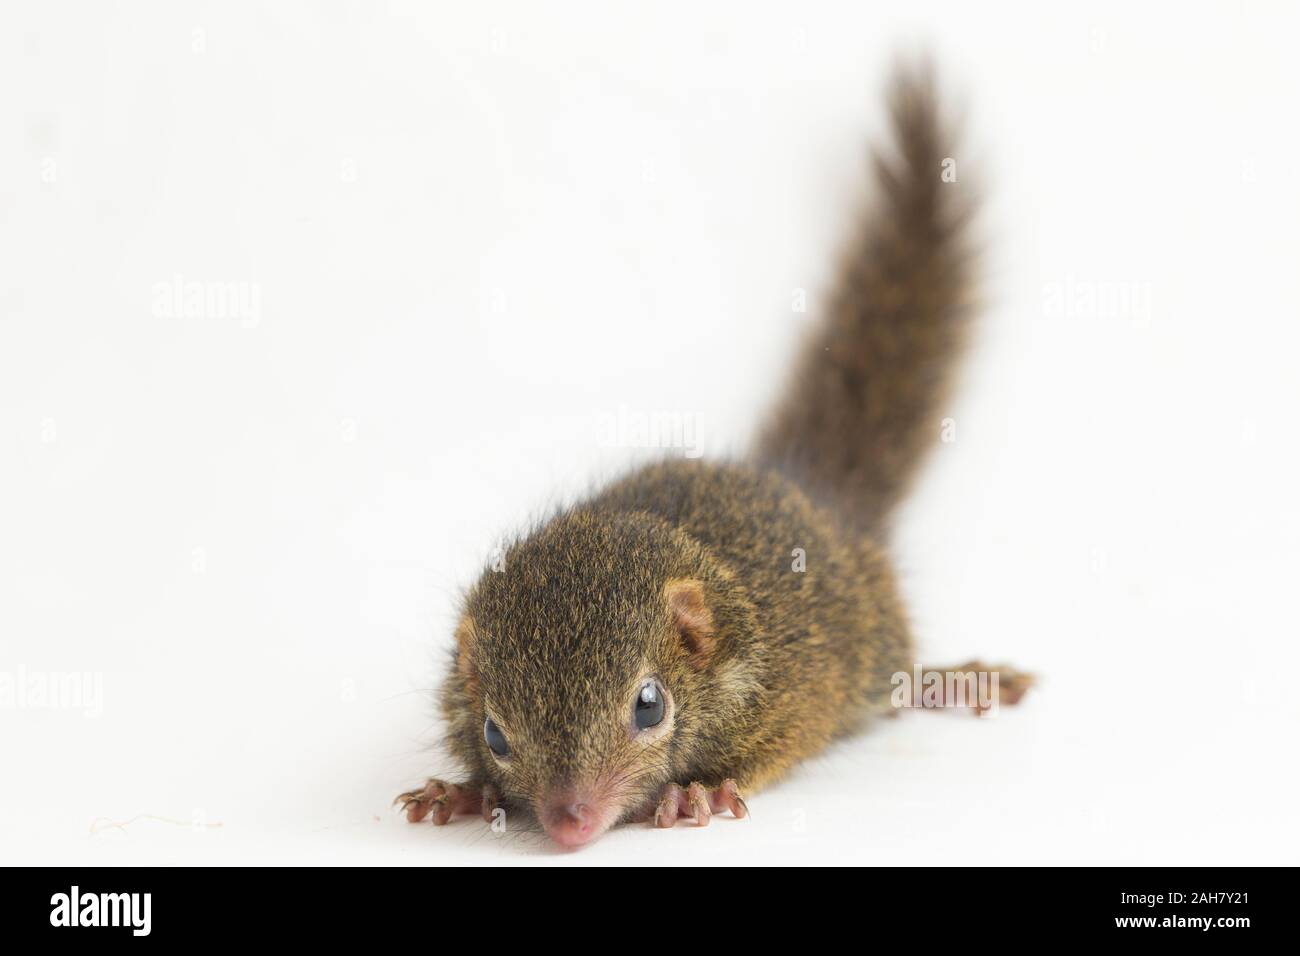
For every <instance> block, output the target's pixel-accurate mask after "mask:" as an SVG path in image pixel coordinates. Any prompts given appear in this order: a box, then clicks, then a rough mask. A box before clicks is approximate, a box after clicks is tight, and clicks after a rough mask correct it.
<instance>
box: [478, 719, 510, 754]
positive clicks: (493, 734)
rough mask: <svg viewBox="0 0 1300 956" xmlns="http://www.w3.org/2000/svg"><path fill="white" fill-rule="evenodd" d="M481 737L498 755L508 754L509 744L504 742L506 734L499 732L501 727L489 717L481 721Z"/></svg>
mask: <svg viewBox="0 0 1300 956" xmlns="http://www.w3.org/2000/svg"><path fill="white" fill-rule="evenodd" d="M483 739H484V740H486V741H487V745H488V747H489V748H490V749H491V751H492V752H493V753H494V754H496V755H497V756H498V757H508V756H510V745H509V744H508V743H506V735H505V734H503V733H502V732H501V728H500V727H498V726H497V725H496V723H495V722H494V721H493V720H492V718H491V717H489V718H488V719H487V720H485V721H483Z"/></svg>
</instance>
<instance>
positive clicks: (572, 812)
mask: <svg viewBox="0 0 1300 956" xmlns="http://www.w3.org/2000/svg"><path fill="white" fill-rule="evenodd" d="M597 818H598V815H597V814H596V812H595V810H594V809H593V808H592V807H590V806H588V805H587V804H585V803H574V802H571V803H553V804H551V806H550V809H549V810H547V812H546V814H545V816H544V818H543V820H542V824H543V826H545V827H546V833H547V835H548V836H550V838H551V839H552V840H554V841H555V842H556V843H558V844H559V845H560V846H563V847H578V846H582V845H583V844H584V843H589V842H590V841H591V840H593V839H595V837H596V836H597V835H598V834H599V833H600V828H599V827H598V826H597Z"/></svg>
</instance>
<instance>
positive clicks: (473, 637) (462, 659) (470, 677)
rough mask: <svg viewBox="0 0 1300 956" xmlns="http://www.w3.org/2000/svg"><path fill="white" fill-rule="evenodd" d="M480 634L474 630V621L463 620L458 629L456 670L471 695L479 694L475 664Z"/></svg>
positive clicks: (469, 619)
mask: <svg viewBox="0 0 1300 956" xmlns="http://www.w3.org/2000/svg"><path fill="white" fill-rule="evenodd" d="M477 644H478V632H477V631H476V630H475V629H474V619H473V618H470V617H467V618H464V619H462V620H461V622H460V625H459V626H458V627H457V628H456V670H457V671H458V672H459V673H460V679H461V681H462V682H463V683H464V685H465V690H466V691H468V692H469V693H470V694H476V693H477V692H478V665H477V664H475V663H474V657H475V654H476V653H477Z"/></svg>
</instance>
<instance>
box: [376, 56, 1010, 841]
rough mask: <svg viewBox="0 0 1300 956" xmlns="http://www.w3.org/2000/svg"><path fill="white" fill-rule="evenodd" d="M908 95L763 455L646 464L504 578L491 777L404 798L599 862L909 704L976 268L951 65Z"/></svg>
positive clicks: (555, 527)
mask: <svg viewBox="0 0 1300 956" xmlns="http://www.w3.org/2000/svg"><path fill="white" fill-rule="evenodd" d="M889 101H890V106H891V113H892V118H893V129H894V136H895V139H896V146H897V156H896V157H895V158H893V159H886V158H882V157H881V156H876V157H875V161H874V165H875V171H876V185H877V192H878V195H877V197H876V203H875V206H874V208H873V210H872V211H871V213H870V214H869V215H868V216H867V217H866V218H865V219H864V221H863V223H862V226H861V229H860V231H859V234H858V235H857V237H856V239H855V241H854V242H853V243H852V244H851V246H850V248H849V255H848V258H847V261H846V262H845V264H844V267H843V270H842V277H841V279H840V281H839V285H838V288H837V290H836V291H835V294H834V296H833V298H832V300H831V302H830V307H829V310H828V313H827V315H826V317H825V321H824V323H823V324H822V325H821V327H820V328H819V329H818V331H817V332H816V335H815V337H814V340H813V341H812V342H811V343H810V344H809V347H808V348H807V350H806V351H805V352H804V354H803V356H802V358H801V361H800V362H799V364H798V366H797V367H796V369H795V371H794V374H793V376H792V379H791V382H790V385H789V386H788V389H787V391H786V394H785V396H784V398H783V400H782V401H781V402H780V403H779V404H778V405H777V407H776V410H775V413H774V414H773V415H772V417H771V419H770V420H769V421H768V422H767V424H766V427H765V428H764V429H763V431H762V433H761V437H760V439H759V441H758V443H757V447H756V449H755V451H754V453H753V455H752V456H751V458H750V459H749V460H747V461H743V462H738V463H708V462H704V461H700V460H690V459H682V460H673V461H668V462H664V463H660V464H654V465H651V466H649V467H645V468H642V469H641V470H638V471H635V472H634V473H632V474H630V475H628V476H627V477H625V478H623V479H622V480H621V481H618V482H617V483H615V484H614V485H613V486H612V487H609V488H607V489H606V490H604V491H602V492H600V493H598V494H596V495H595V496H594V497H592V498H590V499H589V500H587V501H585V502H584V503H583V504H580V505H578V506H576V507H572V508H568V509H566V510H564V511H562V512H561V513H559V514H556V515H555V516H554V517H552V518H551V519H550V520H548V521H546V522H545V523H544V524H543V525H541V526H540V527H538V528H536V529H534V530H532V531H531V532H530V533H527V534H526V535H524V536H522V537H521V538H519V539H518V540H516V541H515V542H514V543H513V544H512V545H511V546H510V547H509V548H508V549H507V550H506V552H505V555H504V566H503V567H501V566H498V568H497V569H491V570H487V571H485V572H484V574H483V575H482V577H481V578H480V580H479V581H478V583H477V584H476V585H475V586H474V587H473V588H472V589H471V591H470V592H469V594H468V596H467V598H466V600H465V604H464V609H463V614H462V616H461V622H460V625H459V627H458V629H457V631H456V647H455V653H454V660H453V662H452V666H451V668H450V673H449V674H448V675H447V678H446V680H445V682H444V684H443V687H442V691H441V694H442V696H441V707H442V714H443V716H444V717H445V719H446V721H447V723H448V725H449V735H448V743H449V747H450V750H451V752H452V754H453V755H454V756H455V757H456V758H457V759H458V760H459V761H460V762H461V763H462V764H463V765H464V767H465V770H466V771H467V776H466V778H465V779H464V781H463V782H461V783H455V784H453V783H445V782H443V781H440V780H430V781H429V782H428V783H427V784H426V785H425V786H423V787H421V788H419V789H416V790H412V791H410V792H409V793H405V794H403V795H402V796H401V797H399V798H398V799H399V800H401V801H402V803H403V806H404V807H405V808H406V811H407V815H408V818H409V819H410V820H412V821H419V820H422V819H424V818H425V817H426V816H428V815H429V814H432V816H433V822H434V823H437V824H442V823H446V822H447V820H448V819H450V818H451V817H452V816H453V815H454V814H457V813H468V812H480V811H481V812H482V813H483V815H484V817H485V818H486V819H489V820H491V819H492V816H493V813H494V812H495V810H496V809H497V808H498V807H511V808H519V809H522V810H525V811H528V812H531V813H533V814H535V815H536V816H537V818H538V819H539V820H540V822H541V824H542V825H543V826H544V827H545V829H546V832H547V833H548V834H549V835H550V836H551V838H552V839H554V840H555V842H556V843H559V844H560V845H562V846H565V847H573V846H579V845H582V844H584V843H588V842H590V841H591V840H592V839H594V838H595V837H597V836H599V835H600V834H601V833H603V832H604V831H605V830H606V829H607V828H609V827H610V826H612V825H614V824H616V823H619V822H626V821H632V820H653V821H654V822H655V824H656V825H658V826H665V827H666V826H671V825H672V824H673V822H674V821H675V820H676V819H677V817H678V815H679V814H680V813H689V814H691V815H693V816H694V818H695V820H696V822H697V823H699V824H703V823H707V822H708V820H709V817H710V815H711V814H712V813H714V812H718V811H721V810H724V809H725V810H730V811H731V812H732V813H733V814H734V815H735V816H737V817H741V816H744V815H745V814H746V812H747V808H746V805H745V802H744V799H743V797H742V793H750V792H752V791H753V790H755V789H757V788H759V787H761V786H763V785H764V784H767V783H769V782H770V781H772V780H775V779H776V778H778V777H780V776H781V775H782V774H784V773H786V772H787V771H788V770H789V769H790V768H791V767H792V766H793V765H795V764H796V763H798V762H799V761H800V760H802V759H804V758H806V757H809V756H811V755H813V754H816V753H817V752H819V751H820V750H822V749H823V748H824V747H826V746H827V744H829V743H830V742H831V741H832V740H834V739H835V738H836V737H839V736H841V735H844V734H847V733H850V732H852V731H854V730H857V729H858V728H860V727H861V726H863V725H864V724H865V723H867V722H868V721H869V720H870V718H872V717H873V716H879V715H886V714H890V713H891V712H895V711H894V710H893V708H892V706H891V692H892V691H893V689H894V684H893V683H891V678H892V677H893V675H895V674H898V673H900V672H905V673H908V674H910V673H911V672H912V669H913V649H912V640H911V635H910V633H909V630H908V625H907V620H906V616H905V614H904V611H903V608H902V607H901V605H900V602H899V597H898V593H897V590H896V588H895V584H894V578H893V574H892V572H891V570H890V566H889V561H888V559H887V557H886V555H885V552H884V551H883V549H882V546H881V543H880V539H881V537H882V535H883V531H884V526H885V522H886V519H887V517H888V515H889V513H890V511H891V509H892V508H893V506H894V504H895V503H896V502H897V501H898V499H899V497H900V496H901V494H902V493H903V491H904V490H905V488H906V487H907V485H908V482H909V479H910V478H911V476H912V474H913V473H914V472H915V471H916V469H917V466H918V463H919V462H920V460H921V457H922V455H923V453H924V451H925V450H926V448H927V446H928V445H929V444H930V443H931V442H932V441H933V440H934V438H935V436H937V435H938V431H939V421H938V418H937V415H938V412H939V411H940V406H941V403H942V401H943V400H944V397H945V396H946V394H947V386H948V382H949V379H950V373H951V371H952V366H953V361H954V358H955V356H956V355H957V354H958V352H959V351H960V346H961V341H962V338H963V326H964V324H965V323H964V317H965V314H966V312H967V304H968V300H969V297H970V285H971V277H970V271H971V270H970V250H969V248H968V245H967V242H966V240H965V238H964V230H963V224H964V223H965V221H966V219H967V218H968V212H969V209H970V204H969V203H968V202H964V201H963V200H962V199H961V187H959V186H958V185H957V184H956V183H954V182H945V181H944V177H943V175H942V173H943V168H944V161H945V159H946V158H947V157H949V156H951V155H952V153H953V144H952V143H950V142H949V141H948V140H947V138H946V135H947V134H946V127H945V126H944V125H943V124H942V123H941V122H940V119H939V114H938V107H937V102H936V96H935V89H934V84H933V82H932V80H931V78H930V73H929V71H928V70H927V69H925V68H912V69H902V70H899V71H898V72H897V74H896V75H895V77H894V79H893V81H892V83H891V87H890V96H889ZM801 555H802V556H803V557H802V561H804V562H806V564H805V565H804V567H803V569H802V570H797V566H798V564H799V562H800V560H801V558H800V556H801ZM792 559H793V560H792ZM967 666H978V665H967ZM1009 677H1010V679H1009V680H1008V679H1007V678H1008V675H1005V674H1004V679H1003V681H1002V688H1001V691H1002V702H1003V703H1009V702H1014V699H1016V698H1018V696H1019V694H1020V693H1021V692H1022V691H1023V689H1024V685H1025V681H1024V679H1023V677H1022V676H1021V675H1015V674H1011V675H1009Z"/></svg>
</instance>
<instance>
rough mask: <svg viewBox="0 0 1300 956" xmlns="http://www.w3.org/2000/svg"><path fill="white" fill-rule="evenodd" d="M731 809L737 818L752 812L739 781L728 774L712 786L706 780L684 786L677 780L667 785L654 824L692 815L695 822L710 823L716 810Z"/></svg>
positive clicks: (655, 813) (657, 825) (699, 824)
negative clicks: (679, 784)
mask: <svg viewBox="0 0 1300 956" xmlns="http://www.w3.org/2000/svg"><path fill="white" fill-rule="evenodd" d="M723 810H730V811H731V815H732V816H733V817H735V818H736V819H737V820H739V819H743V818H744V817H746V816H748V815H749V807H747V806H746V805H745V800H744V798H743V797H742V796H741V795H740V788H739V787H738V786H737V785H736V781H734V780H732V779H731V778H730V777H728V778H727V779H726V780H724V781H722V785H721V786H719V787H713V788H709V787H706V786H704V784H702V783H698V782H697V783H692V784H691V785H690V786H689V787H687V788H686V789H685V790H683V789H682V788H681V787H679V786H678V785H677V784H675V783H670V784H668V785H667V786H665V787H664V789H663V791H662V792H661V793H660V795H659V803H658V805H657V806H656V807H655V812H654V820H653V822H654V825H655V826H656V827H660V828H662V829H666V828H668V827H671V826H672V825H673V824H675V823H676V822H677V818H678V817H679V816H683V815H690V816H692V817H694V818H695V825H696V826H700V827H706V826H708V825H709V821H710V820H711V819H712V818H713V815H714V814H715V813H720V812H722V811H723Z"/></svg>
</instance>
